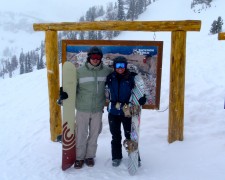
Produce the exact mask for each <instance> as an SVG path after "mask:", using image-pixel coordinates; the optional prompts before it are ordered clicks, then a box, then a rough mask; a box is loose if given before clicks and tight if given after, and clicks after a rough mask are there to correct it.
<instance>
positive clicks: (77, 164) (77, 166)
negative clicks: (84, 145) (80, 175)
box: [74, 160, 84, 169]
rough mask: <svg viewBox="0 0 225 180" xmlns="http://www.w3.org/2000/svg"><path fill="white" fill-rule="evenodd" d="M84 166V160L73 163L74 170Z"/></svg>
mask: <svg viewBox="0 0 225 180" xmlns="http://www.w3.org/2000/svg"><path fill="white" fill-rule="evenodd" d="M83 165H84V160H76V161H75V163H74V168H75V169H81V168H82V167H83Z"/></svg>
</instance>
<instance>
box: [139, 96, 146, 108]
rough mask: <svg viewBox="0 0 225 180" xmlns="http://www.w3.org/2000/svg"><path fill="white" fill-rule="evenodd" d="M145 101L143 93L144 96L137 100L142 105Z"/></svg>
mask: <svg viewBox="0 0 225 180" xmlns="http://www.w3.org/2000/svg"><path fill="white" fill-rule="evenodd" d="M146 101H147V99H146V95H145V94H144V96H143V97H141V98H140V99H139V100H138V102H139V104H140V105H141V106H142V105H144V104H145V103H146Z"/></svg>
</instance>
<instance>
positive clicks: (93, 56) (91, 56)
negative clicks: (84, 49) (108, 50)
mask: <svg viewBox="0 0 225 180" xmlns="http://www.w3.org/2000/svg"><path fill="white" fill-rule="evenodd" d="M90 59H97V60H101V59H102V56H101V55H99V54H91V55H90Z"/></svg>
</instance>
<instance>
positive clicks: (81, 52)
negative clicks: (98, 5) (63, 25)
mask: <svg viewBox="0 0 225 180" xmlns="http://www.w3.org/2000/svg"><path fill="white" fill-rule="evenodd" d="M92 46H98V47H99V48H101V49H102V52H103V59H102V61H103V63H104V64H105V65H107V66H110V67H112V65H113V59H114V58H116V57H117V56H124V57H125V58H126V59H127V60H128V69H129V70H130V71H134V72H136V73H138V74H139V75H141V76H142V78H143V80H144V82H145V85H146V89H145V92H146V97H147V103H146V104H145V105H144V106H143V108H145V109H159V105H160V88H161V70H162V53H163V42H162V41H121V40H62V63H63V62H65V61H71V62H73V63H74V64H75V66H76V67H77V68H79V67H80V66H82V65H83V64H84V63H85V62H86V59H87V52H88V50H89V49H90V48H91V47H92Z"/></svg>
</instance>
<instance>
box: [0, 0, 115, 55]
mask: <svg viewBox="0 0 225 180" xmlns="http://www.w3.org/2000/svg"><path fill="white" fill-rule="evenodd" d="M115 1H116V0H108V1H104V0H92V1H88V2H86V1H81V0H79V1H73V0H64V1H62V0H54V1H53V0H47V1H46V0H32V1H29V0H22V1H12V0H2V1H1V6H0V39H1V44H0V58H1V57H10V55H14V54H15V55H18V54H19V53H20V52H21V50H22V49H23V50H24V52H27V51H30V50H34V49H35V48H37V47H39V46H40V44H41V41H42V40H44V32H34V31H33V23H45V22H77V21H78V20H79V18H80V17H81V16H83V15H85V13H86V11H87V10H88V9H89V8H90V7H91V6H94V5H96V6H98V5H99V6H100V5H103V7H104V6H105V7H106V5H107V3H109V2H115Z"/></svg>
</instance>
